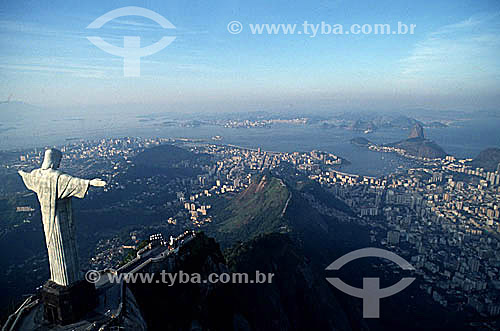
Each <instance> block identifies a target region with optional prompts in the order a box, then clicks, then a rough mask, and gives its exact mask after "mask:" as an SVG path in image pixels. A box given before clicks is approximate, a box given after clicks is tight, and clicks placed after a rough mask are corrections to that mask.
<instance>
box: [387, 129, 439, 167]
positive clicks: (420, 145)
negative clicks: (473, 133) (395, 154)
mask: <svg viewBox="0 0 500 331" xmlns="http://www.w3.org/2000/svg"><path fill="white" fill-rule="evenodd" d="M385 146H389V147H395V148H400V149H403V150H405V151H406V153H408V154H409V155H412V156H415V157H419V158H427V159H437V158H444V157H445V156H446V155H447V154H446V152H445V151H444V150H443V148H442V147H441V146H439V145H438V144H436V143H435V142H434V141H432V140H429V139H426V138H425V136H424V128H423V127H422V125H421V124H418V123H416V124H415V125H414V126H413V128H412V129H411V131H410V135H409V136H408V138H407V139H405V140H401V141H398V142H395V143H391V144H386V145H385Z"/></svg>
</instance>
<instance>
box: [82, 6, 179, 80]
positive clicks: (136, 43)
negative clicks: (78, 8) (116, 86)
mask: <svg viewBox="0 0 500 331" xmlns="http://www.w3.org/2000/svg"><path fill="white" fill-rule="evenodd" d="M122 16H141V17H145V18H149V19H150V20H152V21H155V22H156V23H158V24H159V25H160V26H161V27H162V28H164V29H175V26H174V25H173V24H172V23H170V22H169V20H167V19H166V18H165V17H163V16H161V15H160V14H158V13H155V12H154V11H152V10H149V9H146V8H141V7H133V6H132V7H123V8H118V9H115V10H112V11H110V12H107V13H106V14H104V15H102V16H101V17H99V18H97V19H96V20H95V21H94V22H92V23H90V24H89V26H87V29H99V28H101V27H102V26H103V25H104V24H106V23H107V22H109V21H111V20H114V19H115V18H118V17H122ZM87 39H88V40H90V42H91V43H92V44H94V45H95V46H97V47H99V48H100V49H102V50H103V51H105V52H107V53H110V54H113V55H116V56H120V57H123V75H124V76H125V77H139V76H140V74H141V57H144V56H148V55H152V54H155V53H157V52H159V51H161V50H162V49H164V48H165V47H167V46H168V45H170V44H171V43H172V42H173V41H174V40H175V37H168V36H164V37H162V38H161V39H160V40H159V41H158V42H156V43H154V44H152V45H149V46H147V47H143V48H141V37H138V36H125V37H123V47H117V46H114V45H111V44H109V43H107V42H105V41H104V40H103V39H102V38H101V37H94V36H91V37H87Z"/></svg>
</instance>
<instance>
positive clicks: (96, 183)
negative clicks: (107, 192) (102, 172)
mask: <svg viewBox="0 0 500 331" xmlns="http://www.w3.org/2000/svg"><path fill="white" fill-rule="evenodd" d="M90 186H94V187H103V186H106V182H105V181H103V180H102V179H99V178H94V179H91V180H90Z"/></svg>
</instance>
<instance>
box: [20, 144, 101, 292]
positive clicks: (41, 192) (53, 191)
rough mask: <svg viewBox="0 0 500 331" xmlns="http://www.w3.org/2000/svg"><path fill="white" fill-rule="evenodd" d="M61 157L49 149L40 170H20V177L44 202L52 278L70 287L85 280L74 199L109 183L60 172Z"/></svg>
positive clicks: (42, 208) (57, 152)
mask: <svg viewBox="0 0 500 331" xmlns="http://www.w3.org/2000/svg"><path fill="white" fill-rule="evenodd" d="M61 158H62V153H61V152H60V151H59V150H57V149H48V150H46V151H45V156H44V159H43V163H42V167H41V168H40V169H35V170H33V171H32V172H29V173H27V172H24V171H19V175H21V177H22V178H23V181H24V184H25V185H26V187H27V188H28V189H30V190H32V191H34V192H35V193H36V194H37V196H38V201H39V202H40V207H41V210H42V221H43V230H44V232H45V242H46V244H47V250H48V251H49V264H50V276H51V278H50V279H51V280H52V281H53V282H55V283H56V284H59V285H62V286H69V285H71V284H74V283H75V282H77V281H79V280H80V279H81V278H80V266H79V263H78V254H77V250H76V240H75V224H74V221H73V212H72V209H71V197H77V198H83V197H85V194H87V191H88V189H89V187H90V186H96V187H102V186H105V185H106V182H104V181H102V180H100V179H92V180H88V179H80V178H76V177H72V176H70V175H67V174H64V173H62V172H61V171H59V170H57V168H58V167H59V164H60V163H61Z"/></svg>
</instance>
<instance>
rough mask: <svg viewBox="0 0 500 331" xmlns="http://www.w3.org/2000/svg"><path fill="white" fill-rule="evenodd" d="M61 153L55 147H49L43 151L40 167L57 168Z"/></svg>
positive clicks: (44, 168)
mask: <svg viewBox="0 0 500 331" xmlns="http://www.w3.org/2000/svg"><path fill="white" fill-rule="evenodd" d="M61 158H62V153H61V151H60V150H58V149H55V148H49V149H47V150H46V151H45V156H44V158H43V163H42V169H43V170H46V169H57V168H59V165H60V164H61Z"/></svg>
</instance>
